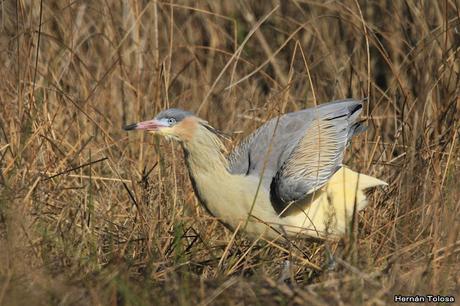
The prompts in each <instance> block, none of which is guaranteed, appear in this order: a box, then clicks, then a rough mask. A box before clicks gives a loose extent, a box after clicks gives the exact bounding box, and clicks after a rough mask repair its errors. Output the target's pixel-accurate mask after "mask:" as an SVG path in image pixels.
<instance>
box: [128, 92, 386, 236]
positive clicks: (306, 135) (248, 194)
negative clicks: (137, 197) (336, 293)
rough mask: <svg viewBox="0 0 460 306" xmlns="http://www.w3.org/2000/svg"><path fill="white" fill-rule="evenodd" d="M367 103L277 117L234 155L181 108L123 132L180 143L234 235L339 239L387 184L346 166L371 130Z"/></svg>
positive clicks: (211, 207) (202, 190)
mask: <svg viewBox="0 0 460 306" xmlns="http://www.w3.org/2000/svg"><path fill="white" fill-rule="evenodd" d="M363 103H364V100H361V101H360V100H354V99H343V100H336V101H332V102H328V103H323V104H319V105H317V106H315V107H312V108H307V109H303V110H300V111H296V112H291V113H286V114H283V115H280V116H277V117H274V118H271V119H270V120H268V121H267V122H265V123H264V124H262V125H261V126H260V127H259V128H258V129H256V130H255V131H254V132H253V133H252V134H250V135H249V136H247V137H246V138H245V139H243V140H242V141H241V142H240V143H239V144H238V145H237V146H236V147H235V148H234V149H233V150H232V151H231V152H230V153H229V154H226V150H225V146H224V142H223V140H222V137H221V134H222V133H221V132H220V131H219V130H217V129H215V128H214V127H212V126H211V125H210V124H209V123H208V122H207V121H206V120H203V119H201V118H199V117H198V116H196V115H194V114H193V113H192V112H190V111H185V110H181V109H177V108H170V109H166V110H163V111H161V112H160V113H159V114H158V115H156V116H155V117H154V118H153V119H152V120H147V121H142V122H138V123H133V124H129V125H126V126H125V127H124V130H126V131H132V130H140V131H147V132H149V133H153V134H157V135H160V136H163V137H165V138H167V139H172V140H174V141H178V142H179V143H180V144H181V146H182V148H183V152H184V158H185V164H186V167H187V168H188V173H189V177H190V181H191V184H192V187H193V190H194V193H195V195H196V197H197V199H198V201H199V202H200V203H201V204H202V206H203V207H204V208H205V210H206V211H207V212H208V213H209V214H211V215H212V216H214V217H216V218H217V219H218V220H219V221H220V222H221V223H222V224H223V225H224V226H226V227H227V228H229V229H230V230H233V231H235V230H237V229H239V230H242V231H244V232H245V233H246V234H247V235H248V236H249V237H252V238H261V239H262V238H263V239H278V238H279V237H284V238H288V239H289V238H291V237H299V236H300V237H308V238H313V239H315V238H317V239H320V240H324V239H339V238H340V237H342V236H343V235H345V234H346V233H347V232H348V231H349V230H350V225H351V221H352V219H353V215H354V213H355V211H361V210H362V209H364V208H365V207H366V205H367V203H368V201H367V199H366V195H365V193H364V191H365V190H366V189H368V188H371V187H376V186H385V185H387V183H386V182H384V181H382V180H379V179H377V178H375V177H372V176H368V175H365V174H362V173H358V172H355V171H353V170H351V169H350V168H348V167H347V166H345V165H343V164H342V162H343V158H344V153H345V150H346V148H347V146H348V145H349V143H350V141H351V138H352V137H353V136H355V135H357V134H360V133H361V132H363V131H364V130H366V126H365V125H364V124H363V121H360V120H359V115H360V113H361V111H362V109H363Z"/></svg>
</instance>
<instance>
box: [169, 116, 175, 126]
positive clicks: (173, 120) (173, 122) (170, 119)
mask: <svg viewBox="0 0 460 306" xmlns="http://www.w3.org/2000/svg"><path fill="white" fill-rule="evenodd" d="M168 123H169V125H173V124H175V123H176V119H174V118H168Z"/></svg>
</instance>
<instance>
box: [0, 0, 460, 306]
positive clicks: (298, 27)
mask: <svg viewBox="0 0 460 306" xmlns="http://www.w3.org/2000/svg"><path fill="white" fill-rule="evenodd" d="M12 2H13V1H3V2H2V4H1V6H0V10H1V12H2V14H1V25H0V26H1V29H0V30H1V31H0V51H1V61H0V67H1V68H0V69H1V72H2V73H1V75H2V77H1V79H0V84H1V87H0V108H1V111H0V165H1V176H0V304H5V305H26V304H35V305H50V304H59V305H81V304H88V305H106V304H112V305H115V304H117V305H124V304H126V305H142V304H144V305H149V304H150V305H160V304H166V303H170V304H171V303H172V304H180V305H197V304H201V305H215V304H225V305H227V304H228V305H235V304H238V305H240V304H248V305H257V304H258V305H261V304H281V305H293V304H311V305H324V304H328V305H329V304H335V305H358V304H366V305H380V304H385V303H391V302H392V300H393V295H394V294H419V295H423V294H430V293H431V294H443V295H456V297H457V300H458V299H460V295H459V294H458V293H460V290H459V283H460V278H459V275H460V273H459V272H460V271H459V270H460V264H459V259H460V258H459V257H460V237H459V235H458V233H459V231H460V226H459V224H460V223H459V216H460V203H459V199H460V191H459V187H458V184H459V180H460V175H459V173H460V157H459V151H460V150H459V147H460V146H459V143H460V140H459V138H460V135H459V132H458V131H459V126H460V124H459V120H460V98H459V95H460V90H459V88H460V85H459V82H460V81H459V80H460V60H459V52H460V34H459V31H460V24H459V17H460V13H459V12H460V9H459V2H458V1H457V0H446V1H389V0H388V1H385V0H377V1H373V2H366V1H351V0H350V1H344V2H342V1H329V2H323V1H319V0H311V1H307V0H305V1H303V0H302V1H299V0H297V1H282V3H281V5H278V2H276V1H263V2H262V1H260V2H258V1H257V2H256V1H199V2H197V3H195V2H192V1H180V2H169V1H165V2H155V1H138V0H133V1H78V0H77V1H57V0H47V1H30V0H29V1H27V0H17V1H16V4H14V3H12ZM345 97H354V98H362V97H369V102H368V104H367V106H366V110H365V114H364V117H365V118H366V119H367V120H368V125H369V127H370V128H369V130H368V132H366V133H365V134H363V135H361V136H359V137H357V138H356V139H355V140H354V142H353V144H352V146H351V147H350V149H349V150H348V153H347V158H346V162H345V163H346V164H347V165H349V166H351V167H352V168H353V169H356V170H360V171H362V172H363V173H366V174H370V175H373V176H376V177H378V178H381V179H383V180H385V181H387V182H389V187H388V188H385V189H377V190H375V191H374V192H372V193H371V199H370V205H369V206H368V208H367V209H366V210H365V212H364V213H363V214H361V215H360V216H359V224H356V226H355V227H354V228H353V230H352V231H351V233H350V235H349V236H347V237H344V239H343V240H342V241H341V242H339V243H326V244H321V243H317V242H311V241H305V240H298V241H295V247H294V246H292V245H291V246H287V245H285V244H282V243H277V242H275V243H273V242H263V241H257V242H255V243H253V242H252V241H248V240H246V239H245V238H244V235H239V234H237V235H234V234H233V233H231V232H229V231H228V230H226V229H224V228H223V226H222V225H220V224H219V223H218V222H217V221H216V220H214V219H213V218H211V217H209V216H208V215H207V214H206V213H205V212H204V211H203V210H202V209H201V208H200V207H199V205H198V203H197V201H196V199H195V197H194V195H193V192H192V190H191V186H190V183H189V181H188V176H187V173H186V171H185V167H184V164H183V162H182V152H181V150H179V148H178V146H177V145H176V144H170V143H167V142H165V141H163V140H159V139H155V138H153V137H151V136H148V135H143V134H140V133H138V134H130V135H128V134H127V133H125V132H124V131H122V130H121V127H122V125H123V124H125V123H128V122H131V121H138V120H141V119H146V118H151V117H153V116H154V114H156V113H157V112H158V111H160V110H162V109H164V108H166V107H168V106H176V107H180V108H184V109H188V110H192V111H198V112H199V115H200V116H201V117H203V118H206V119H207V120H208V121H209V122H210V123H211V124H212V125H213V126H215V127H217V128H219V129H221V130H223V131H224V132H226V133H229V134H233V136H234V137H233V138H234V139H235V140H239V139H241V138H242V137H243V135H245V134H247V133H249V132H250V131H252V130H253V129H254V128H256V127H257V126H258V125H260V124H261V122H263V121H265V120H266V119H268V118H271V117H273V116H276V115H277V114H280V113H285V112H288V111H294V110H298V109H301V108H305V107H309V106H312V105H314V104H319V103H321V102H326V101H330V100H333V99H339V98H345ZM240 132H243V133H240ZM231 145H232V144H230V143H229V144H228V146H229V147H231ZM326 249H330V250H331V251H332V252H333V253H334V256H335V257H336V266H335V268H334V269H333V270H331V271H329V270H324V271H321V272H316V271H314V270H312V269H311V267H310V265H309V264H307V262H306V259H309V260H311V261H312V263H313V264H315V265H317V266H324V264H325V261H326V254H327V252H325V250H326ZM286 259H290V260H291V262H292V263H293V267H292V269H291V277H292V280H291V281H290V282H288V283H279V282H278V278H279V276H280V274H281V271H282V266H283V263H284V261H285V260H286Z"/></svg>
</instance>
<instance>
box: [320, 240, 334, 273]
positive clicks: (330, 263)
mask: <svg viewBox="0 0 460 306" xmlns="http://www.w3.org/2000/svg"><path fill="white" fill-rule="evenodd" d="M324 247H325V248H326V250H325V252H326V262H325V263H324V265H323V270H324V271H333V270H335V268H337V261H335V258H334V254H332V252H331V249H330V248H329V245H328V244H325V245H324Z"/></svg>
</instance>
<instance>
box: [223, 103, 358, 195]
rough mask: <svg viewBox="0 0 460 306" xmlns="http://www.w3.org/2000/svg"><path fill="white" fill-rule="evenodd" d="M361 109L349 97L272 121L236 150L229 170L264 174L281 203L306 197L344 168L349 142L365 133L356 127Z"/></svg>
mask: <svg viewBox="0 0 460 306" xmlns="http://www.w3.org/2000/svg"><path fill="white" fill-rule="evenodd" d="M361 109H362V103H361V102H359V101H356V100H351V99H347V100H340V101H335V102H330V103H325V104H321V105H319V106H317V107H315V108H310V109H305V110H301V111H298V112H294V113H289V114H285V115H282V116H280V117H278V118H274V119H271V120H269V121H268V122H266V123H265V124H264V125H262V126H261V127H260V128H259V129H257V130H256V131H255V132H254V133H252V134H251V135H250V136H249V137H247V138H246V139H245V140H243V142H241V143H240V145H239V146H238V147H236V148H235V149H234V150H233V152H232V153H231V154H230V155H229V157H228V161H229V171H230V173H232V174H241V175H255V176H258V177H260V176H261V175H262V174H263V177H262V185H263V186H265V187H266V188H270V192H271V195H272V200H273V201H276V202H281V203H279V204H282V203H286V202H290V201H295V200H297V199H301V198H303V197H305V196H306V195H308V194H309V193H311V192H313V191H315V190H317V189H318V188H321V187H322V186H323V185H324V184H325V183H326V182H327V180H328V179H329V178H330V177H331V176H332V175H333V174H334V173H335V171H337V169H338V168H339V167H340V165H341V162H342V159H343V153H344V150H345V147H346V146H347V143H348V141H349V139H350V138H351V137H352V136H353V135H354V134H355V133H357V132H359V131H360V130H361V129H362V126H361V125H360V124H359V123H356V119H357V117H358V116H359V113H360V110H361ZM269 149H270V150H269ZM265 159H268V160H267V163H264V161H265Z"/></svg>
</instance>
